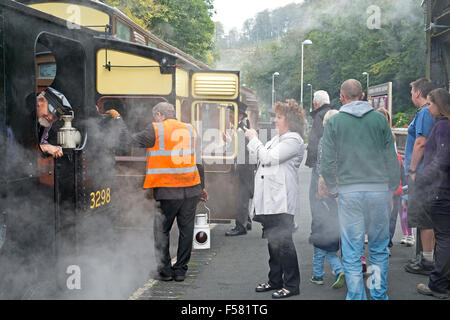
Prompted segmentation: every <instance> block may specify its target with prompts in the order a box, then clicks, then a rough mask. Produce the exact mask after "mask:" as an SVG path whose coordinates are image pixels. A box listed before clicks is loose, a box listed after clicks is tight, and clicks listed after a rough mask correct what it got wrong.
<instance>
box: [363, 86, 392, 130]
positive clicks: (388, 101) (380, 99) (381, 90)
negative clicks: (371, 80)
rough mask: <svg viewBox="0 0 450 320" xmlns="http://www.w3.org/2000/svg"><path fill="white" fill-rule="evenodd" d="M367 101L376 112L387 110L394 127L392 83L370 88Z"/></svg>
mask: <svg viewBox="0 0 450 320" xmlns="http://www.w3.org/2000/svg"><path fill="white" fill-rule="evenodd" d="M368 91H369V94H368V96H367V101H368V102H369V103H370V104H371V105H372V107H373V108H374V109H375V110H376V109H379V108H385V109H386V110H387V111H388V112H389V116H390V118H391V123H390V125H391V126H392V82H387V83H383V84H379V85H376V86H372V87H369V90H368Z"/></svg>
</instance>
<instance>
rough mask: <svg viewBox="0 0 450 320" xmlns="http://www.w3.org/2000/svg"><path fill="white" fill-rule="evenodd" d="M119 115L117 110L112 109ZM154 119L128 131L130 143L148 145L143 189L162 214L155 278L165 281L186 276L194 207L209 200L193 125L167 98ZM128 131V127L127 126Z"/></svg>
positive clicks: (157, 221)
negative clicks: (173, 244) (174, 246)
mask: <svg viewBox="0 0 450 320" xmlns="http://www.w3.org/2000/svg"><path fill="white" fill-rule="evenodd" d="M106 113H108V114H110V115H111V116H112V117H113V118H115V119H120V114H119V113H118V112H117V111H116V110H113V109H111V110H108V111H106ZM152 113H153V118H154V120H155V121H156V122H153V123H151V124H149V125H148V126H147V127H146V128H145V129H144V130H143V131H141V132H138V133H135V134H133V135H129V134H127V136H130V137H129V138H130V139H131V144H132V145H133V146H137V147H144V148H147V165H146V176H145V182H144V186H143V188H144V189H149V188H152V189H153V196H154V198H155V200H156V201H158V202H159V203H160V208H161V211H162V214H161V215H159V214H157V215H156V216H155V221H154V224H153V226H154V237H155V255H156V259H157V271H158V274H157V278H158V279H159V280H163V281H171V280H172V279H174V280H175V281H183V280H184V279H185V276H186V272H187V269H188V263H189V260H190V257H191V250H192V239H193V233H194V219H195V210H196V207H197V203H198V201H199V200H200V201H207V200H208V193H207V191H206V189H205V184H204V171H203V166H202V165H201V164H200V163H198V162H201V161H200V159H201V157H200V147H199V146H198V142H199V139H198V137H197V133H196V131H195V129H194V127H193V126H192V125H191V124H187V123H183V122H181V121H178V120H177V119H176V118H175V108H174V106H173V105H172V104H170V103H167V102H160V103H158V104H157V105H156V106H154V108H153V110H152ZM124 132H127V130H126V129H125V128H124ZM175 218H176V219H177V225H178V228H179V230H180V232H179V241H178V250H177V262H176V263H175V264H174V265H173V266H172V263H171V258H170V253H169V234H170V229H171V228H172V225H173V222H174V220H175Z"/></svg>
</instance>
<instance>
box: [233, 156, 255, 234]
mask: <svg viewBox="0 0 450 320" xmlns="http://www.w3.org/2000/svg"><path fill="white" fill-rule="evenodd" d="M254 171H255V165H253V164H240V165H238V166H237V174H238V180H239V186H238V208H237V217H236V227H237V228H239V229H240V230H246V228H247V224H251V220H250V217H249V209H248V205H249V201H250V199H251V198H253V189H254V187H255V177H254Z"/></svg>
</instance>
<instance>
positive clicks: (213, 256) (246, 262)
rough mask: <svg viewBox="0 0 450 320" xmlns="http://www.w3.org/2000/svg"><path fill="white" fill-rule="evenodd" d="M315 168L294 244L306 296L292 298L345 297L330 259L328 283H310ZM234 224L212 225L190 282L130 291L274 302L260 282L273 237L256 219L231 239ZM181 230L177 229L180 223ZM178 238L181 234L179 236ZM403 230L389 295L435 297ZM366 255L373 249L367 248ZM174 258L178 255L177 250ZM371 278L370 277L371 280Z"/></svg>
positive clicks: (305, 180)
mask: <svg viewBox="0 0 450 320" xmlns="http://www.w3.org/2000/svg"><path fill="white" fill-rule="evenodd" d="M310 171H311V169H309V168H307V167H304V166H303V165H302V167H301V168H300V180H301V192H300V197H301V201H302V203H303V205H302V212H301V214H300V216H299V217H297V218H296V222H297V224H298V225H299V228H298V230H297V231H296V232H295V233H294V242H295V245H296V249H297V255H298V257H299V264H300V275H301V284H300V295H298V296H293V297H290V298H288V299H287V300H344V299H345V296H346V292H347V290H346V287H345V286H344V287H343V288H340V289H332V288H331V284H332V283H333V281H334V278H335V277H334V275H333V274H332V273H331V269H330V266H329V264H328V263H325V275H324V282H325V283H324V285H315V284H313V283H311V282H310V278H311V275H312V269H313V266H312V257H313V247H312V245H310V244H309V243H308V240H307V239H308V236H309V233H310V225H311V215H310V210H309V203H308V189H309V179H310ZM233 225H234V224H233V223H231V224H212V225H211V248H210V249H204V250H193V253H192V258H191V261H190V263H189V270H188V272H187V277H186V280H185V281H184V282H175V281H170V282H163V281H158V280H154V279H151V278H150V279H147V280H146V281H145V282H144V283H143V284H142V285H141V286H139V287H138V288H136V290H134V291H133V292H132V293H130V295H129V297H128V299H132V300H245V301H250V300H272V298H271V292H266V293H257V292H255V289H254V288H255V287H256V285H257V284H258V283H262V282H266V281H267V274H268V271H269V267H268V252H267V240H265V239H262V238H261V235H262V230H261V225H260V224H259V223H256V222H253V227H252V230H251V231H249V232H248V233H247V234H246V235H242V236H236V237H227V236H225V232H226V231H227V230H228V229H230V228H231V227H232V226H233ZM174 230H176V227H174ZM172 238H175V239H176V236H175V235H174V237H172ZM400 238H401V228H400V225H399V223H398V224H397V228H396V233H395V236H394V239H393V243H394V246H393V247H392V248H391V254H392V255H391V257H390V262H389V273H388V286H389V287H388V296H389V299H391V300H435V299H434V298H432V297H427V296H423V295H420V294H419V293H417V291H416V287H417V284H418V283H421V282H422V283H427V282H428V278H427V277H426V276H422V275H414V274H410V273H407V272H405V271H404V269H403V267H404V265H405V264H406V263H407V261H408V260H409V259H411V258H413V257H414V255H415V247H406V246H404V245H401V244H400ZM365 253H366V257H367V256H368V249H367V246H366V249H365ZM172 256H175V252H174V254H173V255H172ZM366 281H367V279H366Z"/></svg>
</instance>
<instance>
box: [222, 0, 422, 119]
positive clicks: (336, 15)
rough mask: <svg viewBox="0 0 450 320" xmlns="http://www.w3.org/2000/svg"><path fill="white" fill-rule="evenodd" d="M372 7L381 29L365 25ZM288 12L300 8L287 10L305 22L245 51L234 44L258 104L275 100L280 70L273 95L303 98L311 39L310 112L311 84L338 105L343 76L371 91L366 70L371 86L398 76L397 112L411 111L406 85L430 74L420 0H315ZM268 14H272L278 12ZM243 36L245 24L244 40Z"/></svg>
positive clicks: (306, 100)
mask: <svg viewBox="0 0 450 320" xmlns="http://www.w3.org/2000/svg"><path fill="white" fill-rule="evenodd" d="M371 5H376V6H378V7H379V8H380V17H381V25H380V28H379V29H369V27H368V24H367V21H368V18H369V16H370V14H368V13H367V12H368V10H367V9H368V7H369V6H371ZM291 10H294V11H295V10H300V12H297V13H294V12H292V13H291V14H290V16H295V15H297V16H299V17H301V18H302V20H300V24H298V25H297V26H296V27H294V28H291V29H290V30H287V31H285V32H283V34H282V36H281V37H280V38H279V39H276V36H274V37H273V38H272V39H269V40H265V41H259V40H258V39H246V41H247V42H250V43H251V42H252V41H253V42H255V43H256V44H255V45H254V46H252V47H251V48H246V49H245V50H242V41H241V43H238V44H236V46H235V47H238V48H241V53H242V54H241V57H242V60H243V61H244V62H242V63H241V64H240V65H239V66H236V68H239V69H240V70H241V74H242V76H243V82H244V83H245V84H246V85H247V86H249V87H250V88H251V89H253V90H255V91H256V93H257V94H258V97H259V101H260V103H262V104H263V105H266V106H270V104H271V93H272V74H273V73H274V72H279V73H280V76H279V77H277V78H276V79H275V90H276V96H277V99H276V100H284V99H288V98H294V99H296V100H299V99H300V78H301V76H300V75H301V69H300V65H301V43H302V42H303V41H304V40H305V39H310V40H311V41H312V42H313V44H312V45H306V46H305V47H304V88H303V89H304V90H303V95H304V99H303V101H304V106H306V109H307V110H308V109H309V106H310V100H311V99H310V96H311V93H310V90H311V89H310V87H307V86H306V84H307V83H311V84H312V87H313V90H314V91H315V90H319V89H323V90H326V91H328V93H329V94H330V98H331V104H332V105H333V106H334V107H339V106H340V104H341V103H340V100H339V90H340V86H341V84H342V82H343V81H345V80H346V79H349V78H354V79H357V80H359V81H361V83H362V85H363V90H364V91H366V89H367V88H366V76H365V75H362V72H369V74H370V85H376V84H380V83H385V82H389V81H392V82H393V97H394V98H393V113H394V114H395V113H398V112H403V113H409V112H410V110H411V109H413V107H412V104H411V97H410V87H409V83H410V82H411V81H413V80H415V79H417V78H419V77H423V76H424V74H425V33H424V30H423V11H422V8H421V7H420V4H418V3H417V1H416V0H396V1H388V0H358V1H352V0H339V1H335V0H315V1H306V2H303V3H302V4H299V5H297V6H296V7H291ZM265 14H266V15H267V13H265ZM269 14H270V15H271V17H273V16H274V12H269ZM247 33H248V32H247ZM244 34H245V30H243V32H242V34H241V38H242V37H243V35H244ZM274 39H275V40H274ZM257 40H258V41H257ZM245 52H249V54H248V55H246V54H245ZM226 54H227V51H226V50H224V51H223V52H222V56H223V57H224V58H226ZM233 54H234V55H236V52H233Z"/></svg>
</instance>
